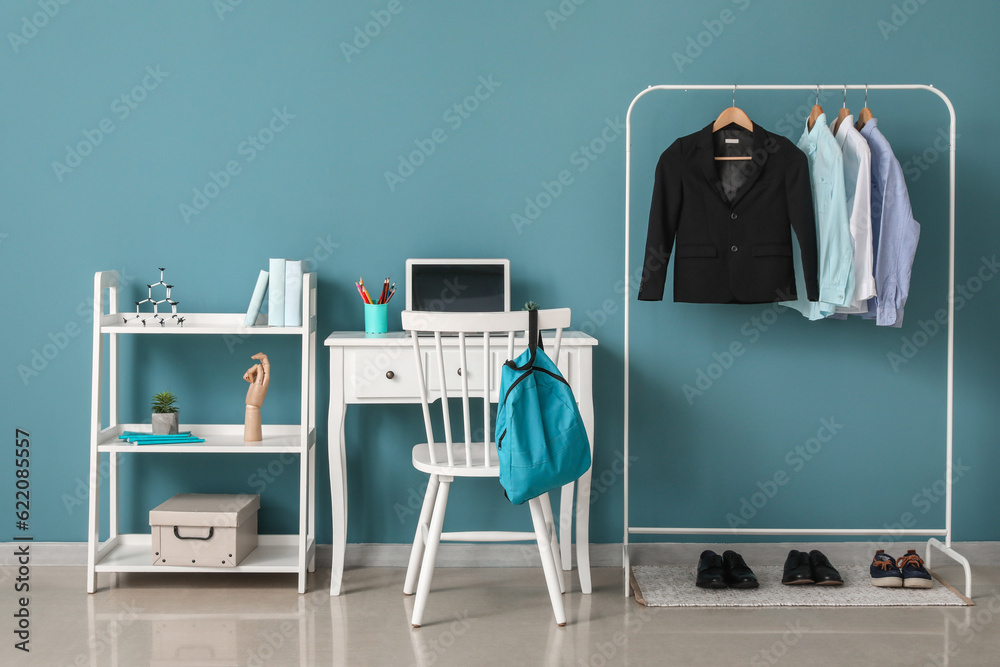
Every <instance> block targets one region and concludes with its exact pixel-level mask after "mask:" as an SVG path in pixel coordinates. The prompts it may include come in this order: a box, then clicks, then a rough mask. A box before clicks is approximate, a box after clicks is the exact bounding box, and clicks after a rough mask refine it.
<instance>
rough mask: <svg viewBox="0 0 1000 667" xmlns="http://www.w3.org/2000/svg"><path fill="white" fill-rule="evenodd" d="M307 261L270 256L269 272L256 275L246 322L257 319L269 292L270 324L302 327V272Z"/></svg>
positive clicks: (251, 323)
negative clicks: (255, 283) (265, 296)
mask: <svg viewBox="0 0 1000 667" xmlns="http://www.w3.org/2000/svg"><path fill="white" fill-rule="evenodd" d="M306 263H307V260H304V259H275V258H271V261H270V262H269V264H268V270H267V271H263V270H262V271H261V272H260V275H259V276H257V285H256V286H255V287H254V290H253V296H251V297H250V307H249V308H248V309H247V317H246V320H245V321H244V324H246V326H248V327H252V326H253V325H254V324H255V323H256V322H257V316H258V315H260V309H261V307H263V305H264V295H265V293H266V294H267V324H268V326H272V327H300V326H302V274H303V273H305V271H306V268H307V267H306Z"/></svg>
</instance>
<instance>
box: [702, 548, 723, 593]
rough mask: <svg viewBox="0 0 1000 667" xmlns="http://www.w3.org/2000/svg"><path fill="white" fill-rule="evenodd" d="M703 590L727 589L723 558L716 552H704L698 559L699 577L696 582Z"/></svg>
mask: <svg viewBox="0 0 1000 667" xmlns="http://www.w3.org/2000/svg"><path fill="white" fill-rule="evenodd" d="M694 583H695V585H696V586H700V587H701V588H726V586H727V584H726V580H725V577H724V576H723V567H722V556H720V555H719V554H717V553H715V552H714V551H702V552H701V558H699V559H698V576H697V577H696V578H695V581H694Z"/></svg>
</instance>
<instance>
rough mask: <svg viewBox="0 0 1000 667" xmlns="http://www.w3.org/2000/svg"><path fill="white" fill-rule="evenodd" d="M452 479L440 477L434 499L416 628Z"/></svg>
mask: <svg viewBox="0 0 1000 667" xmlns="http://www.w3.org/2000/svg"><path fill="white" fill-rule="evenodd" d="M451 480H452V478H451V477H444V478H438V482H439V484H438V489H437V499H436V500H435V501H434V511H433V512H432V513H431V524H430V529H429V530H428V531H427V545H426V546H425V547H424V559H423V562H422V563H421V564H420V578H419V580H418V581H417V597H416V599H415V600H414V601H413V617H412V619H411V620H410V623H411V624H412V625H413V627H415V628H419V627H420V624H421V623H422V622H423V618H424V607H426V606H427V596H428V595H430V592H431V581H432V580H433V579H434V561H435V560H436V559H437V550H438V545H439V544H440V543H441V529H442V527H443V526H444V513H445V509H446V508H447V507H448V489H449V488H451ZM560 602H561V601H560Z"/></svg>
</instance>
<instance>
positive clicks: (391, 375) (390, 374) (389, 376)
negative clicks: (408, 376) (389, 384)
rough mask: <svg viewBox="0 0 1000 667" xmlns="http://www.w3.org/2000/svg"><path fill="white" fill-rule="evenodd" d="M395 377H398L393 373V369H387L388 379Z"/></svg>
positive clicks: (386, 375)
mask: <svg viewBox="0 0 1000 667" xmlns="http://www.w3.org/2000/svg"><path fill="white" fill-rule="evenodd" d="M394 377H396V374H395V373H393V372H392V371H386V373H385V379H386V380H391V379H392V378H394Z"/></svg>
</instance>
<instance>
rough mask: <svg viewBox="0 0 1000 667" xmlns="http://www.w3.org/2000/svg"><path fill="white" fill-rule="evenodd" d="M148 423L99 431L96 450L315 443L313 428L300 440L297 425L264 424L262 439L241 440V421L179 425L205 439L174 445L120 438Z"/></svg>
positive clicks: (279, 448)
mask: <svg viewBox="0 0 1000 667" xmlns="http://www.w3.org/2000/svg"><path fill="white" fill-rule="evenodd" d="M151 428H152V427H151V426H150V425H149V424H119V425H118V426H116V427H112V428H107V429H104V430H103V431H101V435H100V438H99V439H98V443H97V451H98V452H115V453H122V452H127V453H144V454H177V453H184V454H281V453H289V454H301V453H302V452H303V451H305V450H307V449H308V448H309V447H312V446H313V445H315V444H316V429H315V428H313V429H311V430H310V431H309V434H308V436H307V437H306V442H305V443H303V441H302V436H301V427H300V426H298V425H297V424H265V425H264V426H263V429H262V430H263V435H264V439H263V440H261V441H260V442H256V443H248V442H244V441H243V424H181V430H182V431H191V435H193V436H195V437H198V438H204V439H205V442H192V443H186V444H177V445H136V444H132V443H128V442H125V441H124V440H119V439H118V436H119V435H121V434H122V433H124V432H125V431H136V432H143V433H149V432H150V431H151Z"/></svg>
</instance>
